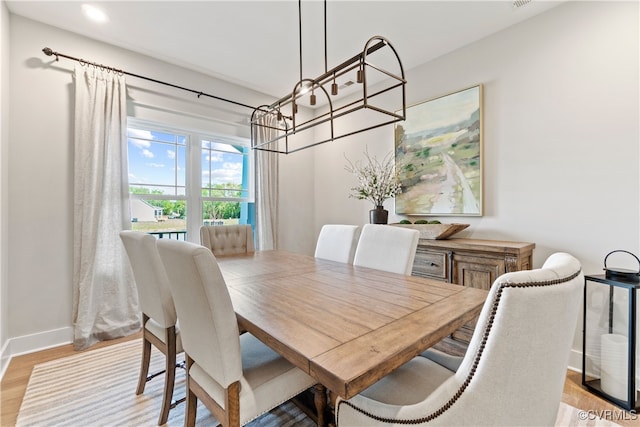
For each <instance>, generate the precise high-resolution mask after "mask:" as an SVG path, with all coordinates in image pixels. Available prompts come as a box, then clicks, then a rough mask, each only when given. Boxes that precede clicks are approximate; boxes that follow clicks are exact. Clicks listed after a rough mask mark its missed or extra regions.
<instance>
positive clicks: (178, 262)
mask: <svg viewBox="0 0 640 427" xmlns="http://www.w3.org/2000/svg"><path fill="white" fill-rule="evenodd" d="M157 246H158V250H159V252H160V256H161V258H162V262H163V263H164V266H165V270H166V271H167V274H168V276H169V279H170V280H169V284H170V288H171V292H172V294H173V299H174V301H175V305H176V310H177V312H178V316H179V317H180V326H181V331H182V340H183V346H184V350H185V357H186V360H187V382H186V387H187V408H186V411H185V417H186V418H185V426H193V425H195V418H196V405H197V400H198V399H200V401H201V402H202V403H203V404H204V405H205V406H206V407H207V408H208V409H209V410H210V411H211V413H212V414H213V415H214V416H215V417H216V418H217V419H218V421H219V422H220V423H221V424H222V425H223V426H232V427H233V426H239V425H244V424H246V423H248V422H250V421H251V420H253V419H254V418H257V417H258V416H260V415H262V414H263V413H265V412H267V411H269V410H271V409H272V408H275V407H276V406H278V405H280V404H281V403H283V402H286V401H288V400H289V399H291V398H293V397H294V396H296V395H298V394H299V393H301V392H303V391H304V390H306V389H308V388H310V387H312V386H314V385H315V384H316V381H315V380H314V379H313V378H312V377H310V376H309V375H307V374H306V373H305V372H304V371H302V370H300V369H298V368H296V367H295V366H293V365H292V364H291V363H290V362H289V361H287V360H286V359H284V358H283V357H282V356H280V355H279V354H278V353H276V352H275V351H273V350H272V349H271V348H269V347H267V346H266V345H265V344H263V343H262V342H261V341H259V340H258V339H257V338H256V337H254V336H253V335H251V334H250V333H244V334H242V335H241V336H240V335H239V331H238V324H237V321H236V315H235V312H234V309H233V305H232V302H231V297H230V295H229V291H228V289H227V286H226V284H225V280H224V278H223V276H222V273H221V271H220V268H219V266H218V263H217V262H216V259H215V257H214V255H213V253H212V252H211V251H210V250H209V249H207V248H205V247H203V246H200V245H196V244H194V243H190V242H184V241H177V240H158V242H157Z"/></svg>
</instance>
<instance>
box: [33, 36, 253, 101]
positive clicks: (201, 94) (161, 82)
mask: <svg viewBox="0 0 640 427" xmlns="http://www.w3.org/2000/svg"><path fill="white" fill-rule="evenodd" d="M42 52H44V54H45V55H47V56H52V55H53V56H55V57H56V61H59V57H60V56H61V57H63V58H67V59H71V60H73V61H77V62H79V63H81V64H88V65H93V66H94V67H98V68H103V69H106V70H109V71H113V72H115V73H120V74H126V75H127V76H132V77H136V78H139V79H143V80H148V81H150V82H154V83H158V84H161V85H165V86H171V87H173V88H176V89H181V90H185V91H187V92H191V93H195V94H196V95H198V98H200V97H201V96H207V97H209V98H214V99H217V100H220V101H224V102H229V103H231V104H235V105H239V106H241V107H245V108H250V109H252V110H256V107H252V106H251V105H247V104H243V103H241V102H237V101H232V100H230V99H226V98H222V97H219V96H216V95H210V94H208V93H204V92H202V91H199V90H194V89H189V88H186V87H182V86H178V85H175V84H173V83H167V82H163V81H161V80H156V79H153V78H151V77H145V76H141V75H139V74H134V73H129V72H127V71H124V70H120V69H117V68H114V67H109V66H106V65H102V64H97V63H95V62H89V61H85V60H84V59H82V58H74V57H73V56H69V55H65V54H64V53H60V52H54V51H53V50H51V49H50V48H48V47H45V48H44V49H42Z"/></svg>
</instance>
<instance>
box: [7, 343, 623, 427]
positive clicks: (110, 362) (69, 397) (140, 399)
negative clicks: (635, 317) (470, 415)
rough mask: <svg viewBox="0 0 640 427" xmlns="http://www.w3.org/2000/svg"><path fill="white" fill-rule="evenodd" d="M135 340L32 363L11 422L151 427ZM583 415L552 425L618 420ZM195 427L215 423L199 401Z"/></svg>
mask: <svg viewBox="0 0 640 427" xmlns="http://www.w3.org/2000/svg"><path fill="white" fill-rule="evenodd" d="M140 353H141V343H140V340H133V341H128V342H124V343H121V344H116V345H112V346H109V347H104V348H101V349H98V350H90V351H85V352H82V353H78V354H75V355H73V356H69V357H65V358H62V359H58V360H54V361H51V362H47V363H42V364H39V365H36V366H35V367H34V369H33V372H32V374H31V378H30V379H29V384H28V385H27V390H26V392H25V395H24V399H23V401H22V405H21V406H20V411H19V413H18V419H17V422H16V426H18V427H26V426H38V427H40V426H46V427H53V426H70V427H71V426H73V427H75V426H83V427H91V426H155V425H156V424H157V420H158V414H159V413H160V404H161V402H162V386H163V376H162V375H160V376H158V377H157V378H155V379H153V380H151V381H149V382H148V383H147V385H146V388H145V391H144V393H143V394H142V395H140V396H136V394H135V389H136V385H137V381H138V372H139V369H140V366H139V364H140ZM163 365H164V356H163V355H162V353H160V352H159V351H157V350H155V349H154V350H153V352H152V355H151V367H150V369H149V372H157V371H159V370H161V369H162V368H163ZM184 381H185V377H184V371H183V370H182V369H177V370H176V386H175V392H174V399H179V398H181V397H183V396H184V393H185V391H184V389H185V387H184ZM184 407H185V405H184V403H182V404H179V405H178V406H177V407H175V408H174V409H172V410H171V411H170V412H169V420H168V422H167V425H168V426H176V427H178V426H182V425H183V423H184ZM589 415H590V416H589V417H585V416H584V413H583V412H581V411H580V410H578V409H576V408H574V407H572V406H570V405H567V404H565V403H562V404H561V406H560V411H559V413H558V420H557V423H556V426H558V427H574V426H585V427H590V426H597V427H614V426H616V425H617V424H614V423H611V422H608V421H605V420H601V419H597V418H596V417H593V416H591V415H592V414H589ZM196 424H197V425H198V426H215V425H217V421H216V420H215V418H213V417H212V416H211V414H210V413H209V411H208V410H207V409H206V408H205V407H204V406H203V405H202V404H200V403H199V404H198V412H197V420H196ZM248 426H249V427H293V426H296V427H298V426H300V427H306V426H315V423H314V422H313V421H312V420H311V419H310V418H308V417H307V416H306V415H305V414H304V413H303V412H302V411H301V410H300V409H299V408H298V407H297V406H295V405H294V404H293V403H285V404H283V405H281V406H279V407H277V408H275V409H274V410H272V411H271V412H269V413H267V414H265V415H263V416H261V417H260V418H258V419H256V420H254V421H252V422H251V423H250V424H248Z"/></svg>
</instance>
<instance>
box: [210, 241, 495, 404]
mask: <svg viewBox="0 0 640 427" xmlns="http://www.w3.org/2000/svg"><path fill="white" fill-rule="evenodd" d="M216 258H217V261H218V265H219V266H220V269H221V271H222V274H223V277H224V279H225V282H226V284H227V287H228V289H229V293H230V296H231V300H232V303H233V307H234V310H235V313H236V316H237V319H238V325H239V327H240V328H241V329H242V330H246V331H248V332H250V333H251V334H253V335H254V336H256V337H257V338H258V339H260V340H261V341H263V342H264V343H265V344H267V345H268V346H269V347H271V348H272V349H273V350H275V351H276V352H278V353H279V354H281V355H282V356H283V357H284V358H286V359H287V360H289V361H290V362H291V363H292V364H294V365H295V366H297V367H298V368H300V369H302V370H303V371H305V372H306V373H307V374H309V375H310V376H311V377H313V378H315V379H316V380H317V381H318V383H319V384H321V385H322V386H324V387H326V388H327V389H328V390H329V391H330V392H331V393H333V394H335V395H337V396H340V397H342V398H344V399H349V398H351V397H353V396H355V395H357V394H358V393H360V392H361V391H363V390H364V389H366V388H367V387H369V386H370V385H372V384H374V383H375V382H377V381H378V380H380V379H381V378H383V377H384V376H385V375H387V374H388V373H390V372H392V371H393V370H394V369H396V368H398V367H400V366H401V365H403V364H404V363H406V362H408V361H409V360H411V359H412V358H413V357H415V356H417V355H418V354H420V353H421V352H423V351H424V350H426V349H427V348H429V347H431V346H433V345H434V344H436V343H437V342H438V341H440V340H442V339H443V338H445V337H447V336H448V335H450V334H452V333H453V332H454V331H455V330H457V329H458V328H460V327H461V326H462V325H464V324H465V323H467V322H468V321H471V320H472V319H474V318H475V317H476V316H477V315H478V314H479V313H480V310H481V309H482V305H483V304H484V301H485V299H486V297H487V291H486V290H482V289H475V288H471V287H464V286H459V285H456V284H451V283H447V282H440V281H436V280H432V279H427V278H423V277H417V276H406V275H402V274H396V273H390V272H385V271H382V270H376V269H373V268H366V267H360V266H354V265H352V264H345V263H340V262H335V261H329V260H324V259H319V258H315V257H313V256H309V255H304V254H299V253H293V252H286V251H281V250H268V251H256V252H252V253H247V254H240V255H229V256H218V257H216Z"/></svg>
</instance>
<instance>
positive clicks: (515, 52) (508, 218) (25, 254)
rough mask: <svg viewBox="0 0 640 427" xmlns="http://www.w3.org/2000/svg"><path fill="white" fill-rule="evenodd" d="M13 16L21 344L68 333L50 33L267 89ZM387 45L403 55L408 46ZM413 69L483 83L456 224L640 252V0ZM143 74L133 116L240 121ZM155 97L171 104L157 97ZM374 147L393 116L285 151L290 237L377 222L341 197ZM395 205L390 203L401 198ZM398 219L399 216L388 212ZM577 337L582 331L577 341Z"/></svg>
mask: <svg viewBox="0 0 640 427" xmlns="http://www.w3.org/2000/svg"><path fill="white" fill-rule="evenodd" d="M11 18H12V19H11V68H10V71H11V91H10V96H11V98H10V106H11V116H12V117H11V119H12V127H11V129H10V135H9V136H10V142H11V143H10V146H9V149H8V150H9V152H8V164H9V165H10V167H9V188H8V190H9V191H8V204H9V207H8V216H9V222H10V225H11V227H10V229H9V233H8V237H7V236H5V235H4V234H3V236H2V239H3V242H7V247H11V251H10V252H9V254H8V257H9V259H8V263H7V264H5V265H4V267H5V268H8V272H7V274H8V283H10V286H9V287H8V300H9V301H10V306H9V310H8V312H9V313H8V315H7V320H8V322H9V325H8V336H9V337H10V338H11V341H12V344H15V350H16V351H15V352H14V353H19V352H21V351H29V350H34V349H36V348H38V347H41V346H46V345H55V344H57V343H59V342H62V341H64V340H65V339H66V340H70V337H71V335H70V328H71V318H70V317H71V312H72V310H71V268H72V264H71V263H72V260H71V253H72V248H71V245H72V235H71V230H72V218H71V212H72V199H71V194H72V191H71V189H72V172H71V168H72V135H71V134H72V112H71V108H72V101H71V99H72V98H71V97H72V90H71V74H70V72H69V70H70V69H71V68H72V66H73V65H72V63H71V62H68V61H67V62H65V60H61V62H59V63H52V62H51V61H52V59H51V58H48V57H45V56H44V55H43V54H42V53H41V49H42V48H43V47H45V46H49V47H51V48H52V49H54V50H60V51H61V52H64V53H68V54H70V55H73V56H78V57H85V58H87V59H90V60H94V61H97V62H101V63H104V64H109V65H114V66H121V67H122V68H125V69H127V70H129V71H132V72H136V73H138V74H143V75H149V76H154V77H156V78H159V79H161V80H167V81H171V82H177V83H179V84H180V83H182V84H184V85H186V86H194V87H195V88H203V90H205V91H207V89H210V90H209V91H210V92H212V93H216V94H222V95H223V96H226V97H229V98H232V99H238V100H241V101H243V102H246V103H249V104H250V105H258V104H261V103H264V102H265V98H264V97H261V95H260V94H257V93H255V92H251V91H248V90H246V89H242V88H239V87H237V86H233V85H229V84H226V83H224V82H221V81H219V80H215V79H211V78H208V77H206V76H204V75H202V74H198V73H194V72H190V71H187V70H184V69H181V68H179V67H175V66H172V65H168V64H164V63H161V62H159V61H155V60H153V59H150V58H147V57H144V56H141V55H135V54H133V53H131V52H128V51H125V50H122V49H117V48H114V47H111V46H107V45H104V44H101V43H98V42H95V41H92V40H89V39H86V38H83V37H78V36H76V35H73V34H70V33H67V32H64V31H61V30H58V29H55V28H52V27H48V26H45V25H42V24H39V23H35V22H33V21H30V20H27V19H24V18H20V17H17V16H11ZM3 36H4V34H3ZM3 39H4V37H3ZM392 42H393V40H392ZM417 42H418V43H419V42H420V41H417ZM394 47H395V48H396V49H397V50H398V51H399V54H400V56H401V57H402V46H394ZM406 71H407V79H408V81H409V83H408V88H407V96H408V104H410V105H411V104H415V103H418V102H421V101H424V100H428V99H431V98H434V97H437V96H440V95H443V94H447V93H450V92H453V91H456V90H458V89H461V88H466V87H469V86H471V85H474V84H478V83H482V84H483V85H484V95H485V98H484V162H485V167H484V195H485V199H484V206H485V214H484V216H483V217H450V218H440V219H442V220H443V221H449V222H468V223H470V224H471V226H470V227H469V229H468V231H465V232H463V233H461V236H466V237H477V238H489V239H504V240H517V241H530V242H535V243H536V245H537V248H536V250H535V252H534V264H535V266H540V265H541V264H542V262H543V261H544V259H546V257H547V256H548V255H549V254H551V253H552V252H555V251H567V252H570V253H572V254H574V255H575V256H576V257H578V258H579V259H580V260H581V262H582V263H583V266H584V271H585V272H586V273H587V274H597V273H599V272H601V269H602V260H603V258H604V256H605V255H606V253H608V252H609V251H610V250H613V249H618V248H621V249H627V250H629V251H631V252H634V253H638V252H639V249H640V248H639V244H640V226H639V222H640V221H639V218H640V212H639V209H640V182H639V176H638V169H639V168H638V161H639V160H640V153H639V143H638V141H639V137H640V135H639V129H638V127H639V126H638V115H639V107H638V91H639V87H638V73H639V67H638V4H637V3H635V2H627V3H615V2H568V3H567V4H565V5H561V6H559V7H557V8H554V9H552V10H551V11H549V12H546V13H544V14H542V15H540V16H538V17H535V18H533V19H532V20H529V21H526V22H524V23H522V24H519V25H517V26H514V27H512V28H510V29H507V30H505V31H502V32H500V33H497V34H495V35H493V36H491V37H488V38H486V39H484V40H482V41H479V42H477V43H474V44H472V45H469V46H467V47H465V48H463V49H460V50H458V51H456V52H453V53H451V54H449V55H446V56H443V57H441V58H439V59H437V60H434V61H432V62H429V63H427V64H424V65H422V66H420V67H417V68H415V69H412V70H406ZM135 86H136V87H134V88H132V92H131V93H132V95H131V96H132V98H133V99H134V102H133V105H134V111H133V113H135V114H137V115H140V116H148V117H146V118H156V119H157V118H161V117H164V116H165V115H167V114H169V115H172V116H173V115H174V113H172V112H171V110H182V109H187V110H188V111H190V115H189V116H188V117H190V119H187V118H185V120H191V119H192V120H193V121H194V122H195V123H200V124H201V125H202V126H208V125H207V124H206V123H205V122H206V121H203V120H201V118H199V116H215V117H221V118H222V119H223V120H222V121H221V122H220V126H222V127H225V126H226V125H229V126H230V127H231V128H233V129H238V131H239V132H240V130H239V129H241V128H238V127H237V126H235V125H234V123H236V120H237V119H238V112H237V111H235V110H233V109H227V108H226V107H222V108H220V107H217V108H214V107H213V105H214V104H213V103H212V102H210V103H207V101H201V102H204V103H205V104H206V105H207V106H206V107H202V106H201V104H200V102H199V101H194V100H193V99H191V100H189V99H186V98H185V96H184V95H183V94H179V93H170V95H171V96H162V95H159V94H158V93H157V92H163V90H161V89H158V88H157V87H152V86H150V85H144V84H141V83H138V82H136V83H135ZM5 89H6V87H5ZM3 95H5V92H3ZM3 98H5V96H3ZM158 99H162V100H163V101H162V103H166V104H167V108H160V109H158V108H155V107H154V105H155V104H157V103H158V101H157V100H158ZM266 100H268V98H267V99H266ZM213 110H216V111H215V114H210V113H211V111H213ZM185 117H186V116H185ZM207 123H208V122H207ZM365 146H368V147H369V151H370V152H371V153H372V154H376V155H384V154H385V153H387V152H389V151H390V150H392V148H393V129H392V128H391V127H387V128H383V129H378V130H374V131H370V132H366V133H363V134H358V135H355V136H353V137H351V138H345V139H343V140H339V141H335V142H333V143H327V144H324V145H321V146H318V147H315V148H313V149H310V150H304V151H302V152H299V153H294V154H291V155H288V156H282V157H281V185H282V187H281V190H280V195H281V199H280V222H279V225H280V233H279V241H280V247H281V248H283V249H288V250H294V251H299V252H303V253H308V254H311V253H313V248H314V242H315V237H316V236H317V233H318V232H319V230H320V227H321V225H322V224H324V223H329V222H342V223H353V224H363V223H365V222H367V221H368V210H369V209H371V206H369V205H368V203H367V202H364V201H358V200H355V199H349V198H348V193H349V188H350V187H351V186H352V185H353V182H352V180H351V177H350V175H349V174H348V173H347V172H346V171H344V169H343V167H344V164H345V160H344V155H346V156H348V157H349V158H350V159H352V160H355V159H358V158H359V157H360V156H361V155H362V152H363V151H364V147H365ZM3 190H4V189H3ZM3 194H4V191H3ZM3 197H4V196H3ZM387 208H389V209H390V210H393V202H392V201H390V202H388V203H387ZM398 219H399V217H397V216H395V215H391V218H390V220H391V221H396V220H398ZM620 266H621V267H623V265H620ZM630 267H633V265H630ZM576 303H580V302H576ZM3 308H4V307H3ZM4 311H5V310H3V313H4ZM2 316H3V317H4V316H5V314H3V315H2ZM580 342H581V339H580V338H579V337H578V336H577V337H576V342H575V343H574V349H576V350H578V349H579V348H580ZM575 366H579V362H578V365H575Z"/></svg>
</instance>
